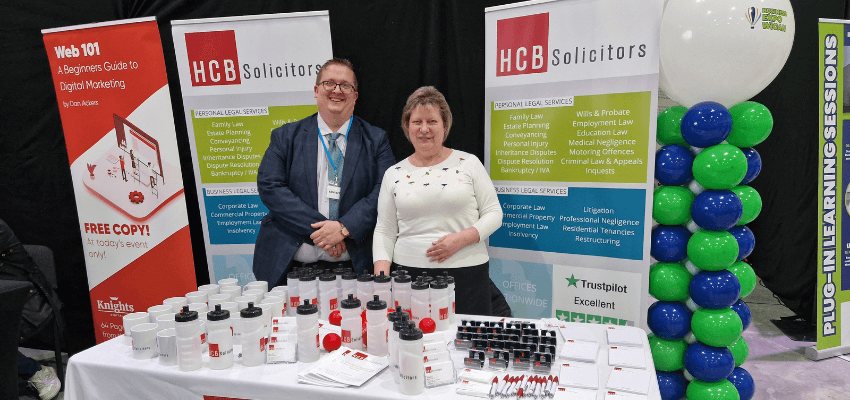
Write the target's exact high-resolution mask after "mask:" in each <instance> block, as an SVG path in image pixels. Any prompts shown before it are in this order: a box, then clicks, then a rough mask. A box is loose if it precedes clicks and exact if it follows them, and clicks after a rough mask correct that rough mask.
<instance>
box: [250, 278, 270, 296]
mask: <svg viewBox="0 0 850 400" xmlns="http://www.w3.org/2000/svg"><path fill="white" fill-rule="evenodd" d="M245 289H248V290H251V289H259V290H262V291H263V293H264V294H265V293H267V292H268V291H269V283H268V282H266V281H253V282H248V283H247V284H246V285H245Z"/></svg>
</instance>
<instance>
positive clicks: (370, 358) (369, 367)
mask: <svg viewBox="0 0 850 400" xmlns="http://www.w3.org/2000/svg"><path fill="white" fill-rule="evenodd" d="M387 365H389V363H388V361H387V358H386V357H378V356H374V355H371V354H368V353H365V352H363V351H360V350H352V349H350V348H348V347H340V348H339V349H336V350H335V351H334V352H333V353H330V354H328V355H326V356H324V357H322V358H321V359H320V360H319V361H318V362H316V364H315V365H314V366H313V367H312V368H310V369H308V370H306V371H303V372H301V373H300V374H298V383H307V384H310V385H318V386H329V387H351V386H354V387H359V386H362V385H363V384H364V383H366V381H368V380H369V379H372V377H373V376H375V375H378V374H379V373H380V372H381V371H383V370H384V368H386V367H387Z"/></svg>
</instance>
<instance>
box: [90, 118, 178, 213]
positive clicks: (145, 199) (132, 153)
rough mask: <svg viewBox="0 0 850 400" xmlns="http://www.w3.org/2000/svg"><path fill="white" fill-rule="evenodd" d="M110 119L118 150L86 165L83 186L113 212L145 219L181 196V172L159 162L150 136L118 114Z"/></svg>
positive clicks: (157, 152) (158, 148) (110, 151)
mask: <svg viewBox="0 0 850 400" xmlns="http://www.w3.org/2000/svg"><path fill="white" fill-rule="evenodd" d="M112 119H113V120H114V122H115V140H116V143H117V146H114V147H110V148H109V150H107V151H106V152H105V153H103V154H101V155H100V156H99V157H98V158H97V159H95V160H92V161H88V162H87V164H88V169H89V176H83V177H82V180H83V183H84V184H85V185H86V187H88V188H89V189H91V190H92V191H93V192H94V193H96V194H97V195H98V196H99V197H101V198H102V199H103V200H105V201H106V202H107V203H110V204H111V205H112V206H114V207H115V208H117V209H119V210H121V211H123V212H125V213H127V214H128V215H129V216H131V217H133V218H136V219H146V218H148V217H150V216H151V215H152V214H153V213H154V212H155V211H156V210H157V209H159V208H160V207H162V206H163V205H164V204H165V203H167V202H168V201H169V200H171V199H172V198H174V197H176V196H177V195H178V194H180V193H182V192H183V181H182V179H181V178H180V169H179V168H178V167H176V166H174V165H171V164H170V163H168V162H167V161H163V160H162V156H161V154H160V147H159V142H158V141H157V140H156V138H154V137H153V136H152V135H150V134H148V133H146V132H145V131H143V130H142V129H140V128H139V127H138V126H136V125H134V124H133V123H131V122H130V121H127V120H126V119H124V118H122V117H121V116H119V115H117V114H112ZM166 177H168V178H166Z"/></svg>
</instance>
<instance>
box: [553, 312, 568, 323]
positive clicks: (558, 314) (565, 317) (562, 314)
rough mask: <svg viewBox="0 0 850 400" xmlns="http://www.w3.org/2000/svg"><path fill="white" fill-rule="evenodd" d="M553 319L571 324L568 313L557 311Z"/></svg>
mask: <svg viewBox="0 0 850 400" xmlns="http://www.w3.org/2000/svg"><path fill="white" fill-rule="evenodd" d="M555 318H558V320H559V321H567V322H571V321H570V312H569V311H563V310H558V311H557V312H556V313H555Z"/></svg>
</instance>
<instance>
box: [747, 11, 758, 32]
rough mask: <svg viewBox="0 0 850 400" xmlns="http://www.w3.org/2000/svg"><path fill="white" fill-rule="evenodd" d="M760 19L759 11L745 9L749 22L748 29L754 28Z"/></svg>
mask: <svg viewBox="0 0 850 400" xmlns="http://www.w3.org/2000/svg"><path fill="white" fill-rule="evenodd" d="M760 19H761V11H760V10H759V9H758V8H756V7H750V8H748V9H747V21H750V29H755V28H756V23H758V22H759V20H760Z"/></svg>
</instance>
